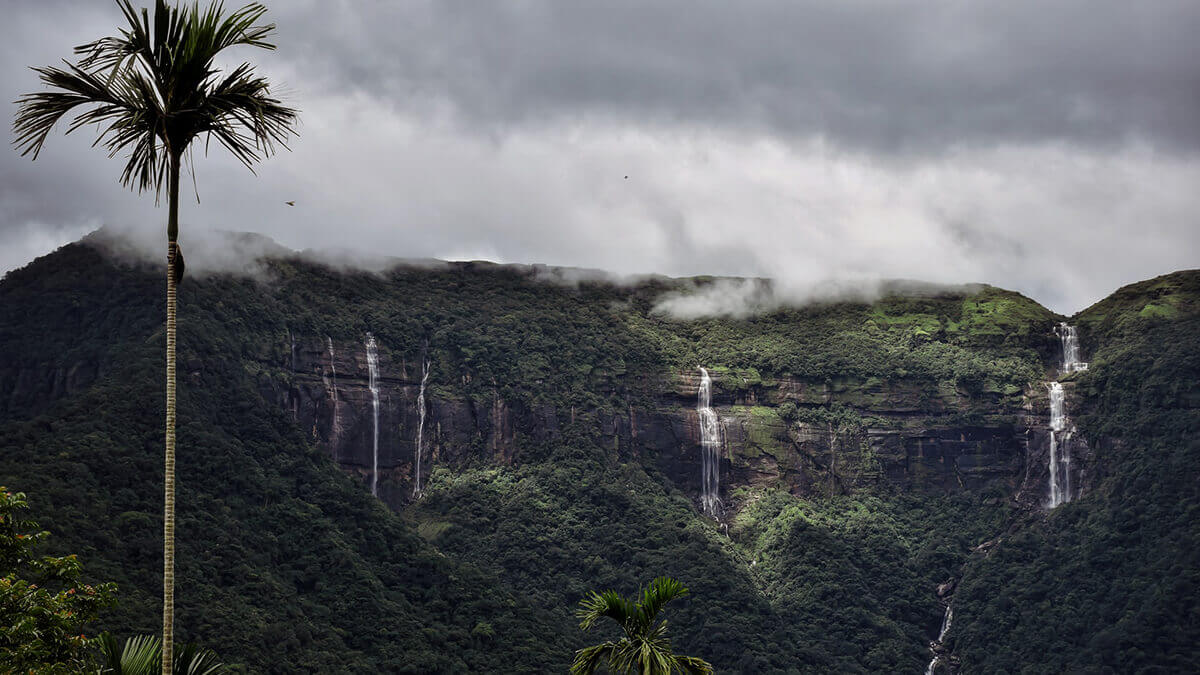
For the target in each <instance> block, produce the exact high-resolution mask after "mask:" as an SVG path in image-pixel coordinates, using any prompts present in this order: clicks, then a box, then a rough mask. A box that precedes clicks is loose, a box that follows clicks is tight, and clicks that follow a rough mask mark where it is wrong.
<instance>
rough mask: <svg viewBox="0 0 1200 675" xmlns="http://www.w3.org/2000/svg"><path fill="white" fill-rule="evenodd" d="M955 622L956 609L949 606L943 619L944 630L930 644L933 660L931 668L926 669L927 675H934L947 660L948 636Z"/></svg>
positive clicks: (930, 663) (930, 662)
mask: <svg viewBox="0 0 1200 675" xmlns="http://www.w3.org/2000/svg"><path fill="white" fill-rule="evenodd" d="M953 622H954V609H953V608H951V607H950V605H949V604H947V605H946V614H945V616H943V617H942V629H941V630H940V631H938V636H937V639H936V640H934V641H933V642H930V643H929V651H930V652H932V653H933V658H932V659H930V661H929V666H928V667H926V668H925V675H934V671H935V670H936V669H937V665H938V663H939V662H941V660H942V659H943V658H945V655H944V652H945V642H946V634H947V633H949V632H950V624H952V623H953Z"/></svg>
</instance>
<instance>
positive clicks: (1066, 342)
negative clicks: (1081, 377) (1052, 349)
mask: <svg viewBox="0 0 1200 675" xmlns="http://www.w3.org/2000/svg"><path fill="white" fill-rule="evenodd" d="M1055 332H1056V333H1058V338H1059V339H1060V340H1062V350H1063V365H1062V372H1063V373H1075V372H1079V371H1081V370H1087V368H1088V364H1087V363H1085V362H1083V361H1080V360H1079V330H1078V329H1077V328H1075V326H1068V325H1067V324H1066V323H1060V324H1058V329H1057V330H1056V331H1055Z"/></svg>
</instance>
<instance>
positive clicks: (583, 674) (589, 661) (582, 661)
mask: <svg viewBox="0 0 1200 675" xmlns="http://www.w3.org/2000/svg"><path fill="white" fill-rule="evenodd" d="M616 652H617V644H616V643H615V642H603V643H601V644H598V645H592V646H591V647H584V648H583V649H580V650H579V651H577V652H575V660H574V662H572V663H571V675H591V674H592V673H594V672H596V669H597V668H599V667H600V666H601V664H603V665H606V666H607V665H610V664H611V662H612V657H613V655H614V654H616ZM610 670H611V668H610Z"/></svg>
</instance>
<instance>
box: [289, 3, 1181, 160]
mask: <svg viewBox="0 0 1200 675" xmlns="http://www.w3.org/2000/svg"><path fill="white" fill-rule="evenodd" d="M279 14H280V22H281V24H282V25H285V26H287V27H289V30H290V32H293V33H296V34H299V35H302V37H301V38H300V39H301V40H302V41H303V47H302V48H301V49H298V50H297V52H298V53H299V54H301V55H302V58H303V59H304V62H305V63H306V65H307V68H308V70H309V71H310V72H312V73H314V74H316V75H318V76H320V77H322V78H323V79H324V80H325V85H326V86H331V87H335V88H339V89H342V90H354V89H363V90H367V91H370V92H373V93H376V94H379V95H382V96H384V97H386V98H387V99H388V100H389V101H390V102H391V103H392V104H393V105H396V106H398V107H401V108H408V109H414V110H422V111H425V112H428V111H429V110H431V109H435V108H436V106H437V105H438V104H439V103H443V104H448V105H449V107H450V108H451V110H452V111H453V112H454V113H455V114H457V115H460V116H461V117H462V119H463V121H464V123H465V124H466V125H467V126H469V127H471V128H474V129H479V128H481V127H482V128H496V127H502V126H504V125H510V124H513V125H522V124H526V125H535V126H536V125H539V124H543V123H545V122H546V121H547V120H552V119H555V118H567V119H576V118H579V117H581V116H582V117H594V116H609V117H612V118H616V119H628V120H634V121H636V122H637V123H639V124H649V123H654V124H675V123H680V122H686V123H695V124H698V125H704V126H709V125H718V126H728V127H733V128H738V129H764V130H769V131H771V132H775V133H785V134H797V135H810V134H820V135H824V136H827V137H829V138H830V139H832V140H834V141H835V142H837V143H839V144H845V145H849V146H857V147H867V148H874V149H885V150H904V151H917V152H920V151H924V150H937V149H939V148H940V147H943V146H946V145H954V144H962V143H984V144H987V143H996V142H1021V143H1024V142H1039V141H1043V140H1054V141H1061V140H1067V141H1071V142H1074V143H1081V144H1089V145H1090V144H1099V145H1104V146H1111V145H1115V144H1120V143H1122V142H1125V141H1127V140H1130V139H1139V140H1143V141H1145V142H1149V143H1151V144H1153V145H1155V146H1156V147H1158V148H1159V149H1166V150H1173V151H1186V152H1195V151H1196V150H1198V149H1200V122H1198V120H1200V39H1197V37H1196V36H1197V35H1200V3H1196V2H1194V1H1192V0H1175V1H1170V0H1167V1H1162V2H1159V1H1154V2H1128V1H1127V0H1099V1H1098V0H1006V1H1004V2H970V1H968V2H930V1H929V0H905V1H897V0H881V1H878V2H863V1H859V0H848V1H842V0H838V1H832V0H826V1H823V2H813V1H807V2H803V1H802V2H795V1H787V2H782V1H780V2H774V1H763V0H745V1H743V2H738V3H728V2H706V1H696V0H668V1H660V2H653V3H647V2H643V1H641V0H637V1H632V0H631V1H625V0H615V1H611V2H563V1H561V0H553V1H551V0H546V1H542V2H484V3H479V2H454V1H451V2H404V3H380V2H369V3H351V2H343V3H341V4H340V5H339V8H338V10H337V11H334V12H329V11H328V5H327V4H325V3H309V4H301V5H295V4H289V5H288V6H286V7H284V6H281V7H280V12H279ZM326 15H328V17H329V18H328V19H320V20H318V17H322V16H326Z"/></svg>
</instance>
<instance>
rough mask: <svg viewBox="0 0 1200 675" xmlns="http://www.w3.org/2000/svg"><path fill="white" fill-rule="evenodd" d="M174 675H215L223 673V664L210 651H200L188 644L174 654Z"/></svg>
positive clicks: (194, 644)
mask: <svg viewBox="0 0 1200 675" xmlns="http://www.w3.org/2000/svg"><path fill="white" fill-rule="evenodd" d="M172 670H173V671H174V675H217V674H218V673H223V672H225V664H223V663H221V662H220V661H219V660H218V659H217V655H216V653H215V652H213V651H212V650H211V649H201V648H200V647H199V646H197V645H196V643H194V642H189V643H187V644H186V645H184V646H183V649H181V650H179V652H178V653H176V654H175V664H174V667H173V669H172Z"/></svg>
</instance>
